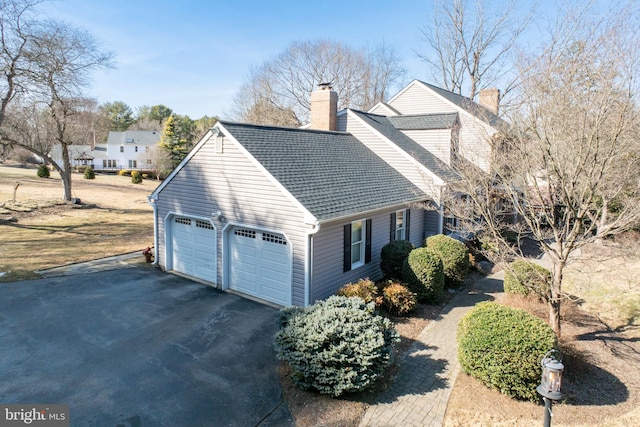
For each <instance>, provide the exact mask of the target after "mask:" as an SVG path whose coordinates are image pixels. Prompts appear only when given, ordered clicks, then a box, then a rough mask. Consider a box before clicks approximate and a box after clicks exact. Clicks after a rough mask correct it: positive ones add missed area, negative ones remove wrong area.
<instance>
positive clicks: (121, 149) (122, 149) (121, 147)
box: [120, 145, 124, 153]
mask: <svg viewBox="0 0 640 427" xmlns="http://www.w3.org/2000/svg"><path fill="white" fill-rule="evenodd" d="M120 152H121V153H124V145H121V146H120Z"/></svg>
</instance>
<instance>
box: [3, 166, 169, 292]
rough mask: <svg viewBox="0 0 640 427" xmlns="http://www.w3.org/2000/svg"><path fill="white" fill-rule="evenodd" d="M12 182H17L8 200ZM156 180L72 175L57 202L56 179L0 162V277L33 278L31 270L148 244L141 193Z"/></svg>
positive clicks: (148, 211)
mask: <svg viewBox="0 0 640 427" xmlns="http://www.w3.org/2000/svg"><path fill="white" fill-rule="evenodd" d="M16 182H20V186H19V187H18V189H17V192H16V202H15V203H14V202H13V191H14V186H15V183H16ZM157 185H158V182H157V181H148V180H145V181H143V183H142V184H132V183H131V178H130V177H122V176H114V175H97V176H96V179H95V180H85V179H84V178H83V177H82V175H81V174H74V175H73V196H74V197H78V198H80V199H81V201H82V203H81V204H80V205H73V204H67V203H63V202H62V201H61V199H62V194H63V187H62V182H61V180H60V178H59V176H58V175H57V174H55V173H52V178H49V179H45V178H38V176H37V175H36V171H35V170H34V169H21V168H14V167H6V166H0V206H1V207H0V242H1V245H0V272H2V273H4V275H2V277H0V281H5V282H6V281H12V280H20V279H28V278H35V277H37V275H36V274H35V273H33V271H34V270H39V269H43V268H49V267H54V266H58V265H64V264H68V263H73V262H78V261H87V260H91V259H96V258H102V257H105V256H110V255H117V254H121V253H126V252H132V251H137V250H142V249H143V248H145V247H147V246H150V245H152V243H153V209H152V208H151V206H150V205H149V204H148V203H147V196H148V195H149V194H151V192H152V191H153V190H154V189H155V187H156V186H157Z"/></svg>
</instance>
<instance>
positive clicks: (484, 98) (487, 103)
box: [478, 89, 500, 114]
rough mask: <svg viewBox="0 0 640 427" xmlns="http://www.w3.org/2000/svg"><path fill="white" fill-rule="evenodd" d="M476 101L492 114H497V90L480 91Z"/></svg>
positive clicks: (498, 101) (498, 102) (498, 96)
mask: <svg viewBox="0 0 640 427" xmlns="http://www.w3.org/2000/svg"><path fill="white" fill-rule="evenodd" d="M478 101H479V103H480V105H482V106H483V107H484V108H486V109H488V110H490V111H491V112H492V113H493V114H498V109H499V106H500V91H499V90H498V89H482V90H481V91H480V92H479V94H478Z"/></svg>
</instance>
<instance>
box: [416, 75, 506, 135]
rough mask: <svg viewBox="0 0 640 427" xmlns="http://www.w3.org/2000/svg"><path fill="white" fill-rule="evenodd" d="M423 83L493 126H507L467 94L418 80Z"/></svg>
mask: <svg viewBox="0 0 640 427" xmlns="http://www.w3.org/2000/svg"><path fill="white" fill-rule="evenodd" d="M417 81H418V82H420V83H421V84H423V85H425V86H426V87H428V88H429V89H431V90H432V91H434V92H435V93H437V94H438V95H440V96H441V97H443V98H445V99H446V100H447V101H449V102H451V103H453V104H455V105H457V106H458V107H460V108H462V109H463V110H465V111H467V112H468V113H470V114H472V115H473V116H475V117H476V118H478V119H480V120H482V121H483V122H486V123H488V124H489V125H491V126H492V127H494V128H496V129H498V128H500V127H501V126H505V125H506V124H507V123H506V122H505V121H504V120H502V119H501V118H500V116H498V115H497V114H494V113H493V112H492V111H491V110H489V109H487V108H485V107H483V106H482V105H480V104H478V103H476V102H475V101H473V100H472V99H471V98H467V97H466V96H462V95H458V94H457V93H453V92H449V91H448V90H445V89H442V88H439V87H438V86H434V85H431V84H429V83H425V82H423V81H421V80H417Z"/></svg>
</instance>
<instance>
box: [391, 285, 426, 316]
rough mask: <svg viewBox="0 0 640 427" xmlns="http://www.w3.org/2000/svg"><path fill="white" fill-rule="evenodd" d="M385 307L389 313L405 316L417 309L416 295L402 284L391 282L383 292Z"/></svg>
mask: <svg viewBox="0 0 640 427" xmlns="http://www.w3.org/2000/svg"><path fill="white" fill-rule="evenodd" d="M382 297H383V301H384V305H385V307H386V308H387V310H388V311H389V313H392V314H397V315H398V316H405V315H407V314H409V313H410V312H411V311H413V309H414V308H415V307H416V304H417V302H418V301H417V299H416V294H414V293H413V292H411V291H410V290H409V288H407V287H406V286H405V285H403V284H402V283H398V282H391V283H389V284H388V285H387V286H385V287H384V289H383V290H382Z"/></svg>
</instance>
